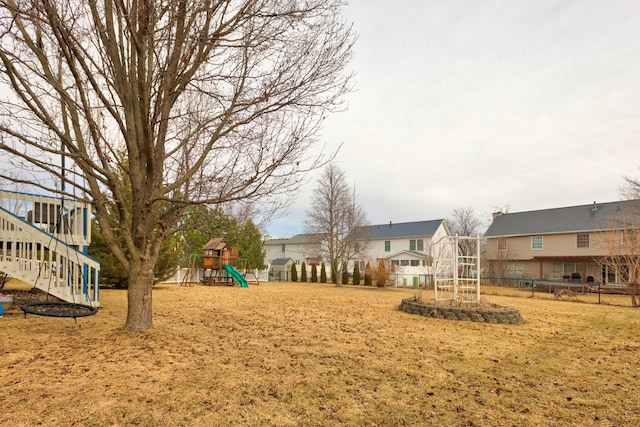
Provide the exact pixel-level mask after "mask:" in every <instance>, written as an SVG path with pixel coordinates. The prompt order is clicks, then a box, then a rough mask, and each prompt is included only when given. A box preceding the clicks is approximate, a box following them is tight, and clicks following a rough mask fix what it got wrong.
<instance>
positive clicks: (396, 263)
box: [391, 259, 400, 265]
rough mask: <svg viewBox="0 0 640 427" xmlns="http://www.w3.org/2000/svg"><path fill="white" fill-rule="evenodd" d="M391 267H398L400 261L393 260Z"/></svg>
mask: <svg viewBox="0 0 640 427" xmlns="http://www.w3.org/2000/svg"><path fill="white" fill-rule="evenodd" d="M391 265H400V261H398V260H397V259H393V260H391Z"/></svg>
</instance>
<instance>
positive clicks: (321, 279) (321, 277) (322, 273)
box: [320, 262, 327, 283]
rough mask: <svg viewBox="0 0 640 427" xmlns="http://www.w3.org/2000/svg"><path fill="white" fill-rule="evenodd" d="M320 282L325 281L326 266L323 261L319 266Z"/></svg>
mask: <svg viewBox="0 0 640 427" xmlns="http://www.w3.org/2000/svg"><path fill="white" fill-rule="evenodd" d="M320 283H327V268H326V267H325V266H324V262H323V263H322V266H321V267H320Z"/></svg>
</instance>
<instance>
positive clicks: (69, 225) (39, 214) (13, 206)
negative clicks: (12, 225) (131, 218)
mask: <svg viewBox="0 0 640 427" xmlns="http://www.w3.org/2000/svg"><path fill="white" fill-rule="evenodd" d="M0 208H3V209H5V210H6V211H7V212H10V213H12V214H13V215H15V216H16V217H18V218H20V219H22V220H24V221H26V222H28V223H30V224H32V225H33V226H34V227H35V228H37V229H39V230H41V231H44V232H45V233H47V234H49V235H53V236H54V237H56V238H58V239H59V240H62V241H65V242H69V244H71V245H74V246H77V247H85V246H89V243H90V242H91V211H90V208H89V205H88V204H87V203H85V202H78V201H74V200H70V199H61V198H55V197H49V196H38V195H35V194H25V193H16V192H13V191H5V190H0ZM0 231H8V230H6V229H4V227H2V228H0Z"/></svg>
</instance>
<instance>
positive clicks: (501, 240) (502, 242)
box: [498, 237, 507, 252]
mask: <svg viewBox="0 0 640 427" xmlns="http://www.w3.org/2000/svg"><path fill="white" fill-rule="evenodd" d="M498 250H499V251H501V252H506V250H507V238H506V237H498Z"/></svg>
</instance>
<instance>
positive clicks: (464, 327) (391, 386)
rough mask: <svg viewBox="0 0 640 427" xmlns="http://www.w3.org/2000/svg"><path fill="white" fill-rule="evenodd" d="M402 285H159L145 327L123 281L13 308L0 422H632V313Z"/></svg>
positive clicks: (0, 387) (635, 343)
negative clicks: (470, 302)
mask: <svg viewBox="0 0 640 427" xmlns="http://www.w3.org/2000/svg"><path fill="white" fill-rule="evenodd" d="M8 287H10V285H8ZM492 293H494V294H495V293H499V292H498V291H495V290H494V291H493V292H492ZM412 295H413V291H412V290H409V289H378V288H365V287H362V286H360V287H352V286H346V287H335V286H333V285H319V284H292V283H263V284H261V285H259V286H250V287H249V288H248V289H241V288H237V287H204V286H195V287H180V286H178V285H162V286H159V287H158V288H157V289H156V290H155V292H154V305H155V328H154V329H153V330H150V331H148V332H144V333H130V332H125V331H123V330H122V326H123V324H124V320H125V313H126V306H125V304H126V294H125V291H116V290H105V291H103V293H102V308H101V309H100V311H99V312H98V314H97V315H95V316H92V317H88V318H80V319H78V321H77V324H76V323H74V321H73V320H71V319H57V318H47V317H38V316H31V315H30V316H29V317H27V318H26V319H25V318H24V317H23V316H22V314H21V312H20V313H18V312H11V313H9V314H8V315H6V316H5V317H4V318H2V319H0V355H1V359H0V408H2V410H1V411H0V413H1V415H0V424H2V425H7V426H33V425H49V426H50V425H54V426H55V425H60V426H71V425H75V426H107V425H122V426H124V425H142V426H163V425H167V426H200V425H201V426H212V425H233V426H237V425H248V426H253V425H256V426H263V425H264V426H270V425H273V426H338V425H352V426H369V427H371V426H382V425H384V426H398V425H414V426H415V425H451V426H524V425H527V426H574V425H581V426H636V425H640V412H639V410H638V408H639V405H640V403H639V401H640V391H639V390H638V384H639V383H640V378H639V375H640V369H639V367H638V364H639V362H640V354H639V350H640V342H639V334H638V331H639V330H640V311H639V310H636V309H631V308H628V307H617V306H609V305H594V304H583V303H576V302H573V301H555V300H547V299H537V298H536V299H531V298H526V295H522V294H520V295H519V296H518V295H514V296H500V295H490V296H489V299H490V300H491V302H493V303H497V304H500V305H507V306H514V307H517V308H518V309H519V310H520V312H521V314H522V316H523V317H524V319H525V320H526V323H524V324H522V325H492V324H478V323H471V322H454V321H448V320H438V319H431V318H424V317H419V316H416V315H411V314H406V313H403V312H400V311H399V310H398V306H399V304H400V301H401V299H402V298H406V297H409V296H412Z"/></svg>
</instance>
